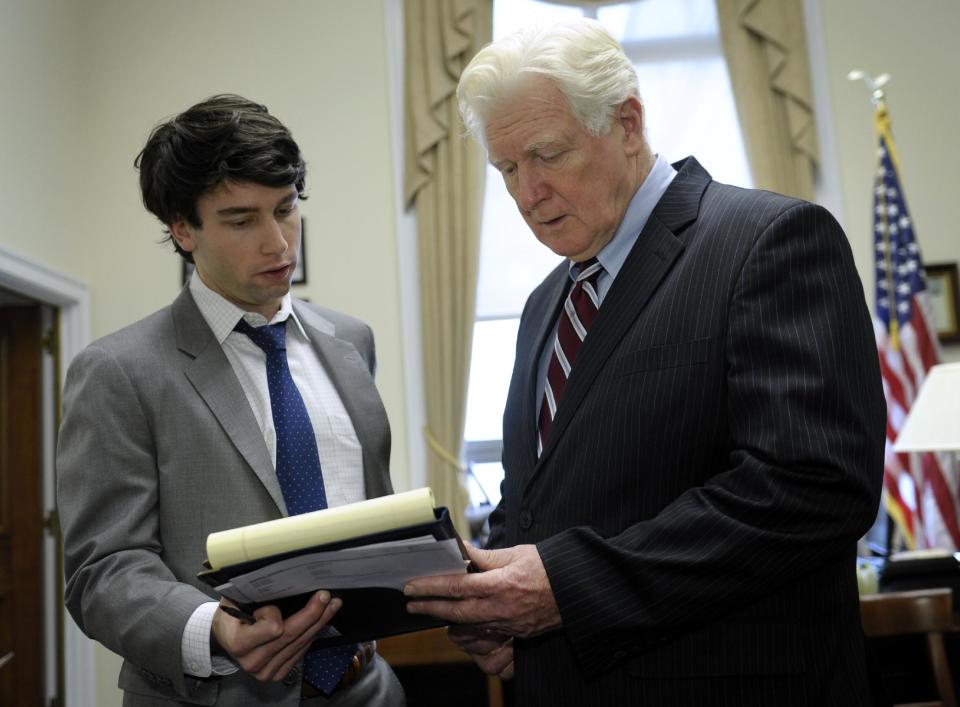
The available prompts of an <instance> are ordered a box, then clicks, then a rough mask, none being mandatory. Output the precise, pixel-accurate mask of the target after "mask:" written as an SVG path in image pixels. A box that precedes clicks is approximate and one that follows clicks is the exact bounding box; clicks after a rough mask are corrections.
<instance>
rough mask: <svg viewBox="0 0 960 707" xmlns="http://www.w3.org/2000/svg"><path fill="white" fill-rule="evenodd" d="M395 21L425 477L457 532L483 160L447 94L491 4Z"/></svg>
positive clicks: (484, 34) (469, 2)
mask: <svg viewBox="0 0 960 707" xmlns="http://www.w3.org/2000/svg"><path fill="white" fill-rule="evenodd" d="M404 24H405V26H404V36H405V52H406V66H405V74H406V76H405V94H406V95H405V104H406V105H405V113H406V115H405V123H406V136H405V143H406V144H405V154H404V169H405V175H404V196H405V199H406V205H407V207H410V206H413V207H414V208H415V209H416V215H417V230H418V243H419V267H420V309H421V321H422V334H421V335H422V338H423V375H424V395H425V400H426V427H425V429H424V435H425V437H426V441H427V470H426V476H427V482H428V483H429V485H430V486H431V487H432V489H433V492H434V495H435V497H436V500H437V503H438V504H440V505H444V506H446V507H447V508H449V509H450V513H451V515H452V516H453V519H454V523H455V524H456V525H457V527H458V528H459V530H460V532H461V533H465V532H466V525H465V523H464V513H463V511H464V509H465V508H466V506H467V493H466V487H465V484H464V479H463V478H462V474H461V473H460V470H461V464H460V458H461V447H462V444H463V427H464V418H465V410H466V398H467V379H468V375H469V370H470V347H471V340H472V336H473V321H474V315H475V304H476V289H477V270H478V261H479V251H480V216H481V211H482V205H483V178H484V169H485V161H486V160H485V155H484V153H483V151H482V150H481V149H480V148H479V147H478V146H477V145H476V144H475V143H474V142H473V141H472V140H470V139H468V138H467V137H466V134H465V131H464V129H463V127H462V124H461V122H460V116H459V112H458V109H457V100H456V88H457V81H458V79H459V77H460V72H461V71H462V70H463V69H464V67H466V65H467V63H469V61H470V59H471V58H473V55H474V54H475V53H476V52H477V51H478V50H479V49H480V48H481V47H482V46H483V45H484V44H486V43H487V42H489V41H490V38H491V35H492V32H493V28H492V25H493V0H405V3H404ZM465 537H466V536H465Z"/></svg>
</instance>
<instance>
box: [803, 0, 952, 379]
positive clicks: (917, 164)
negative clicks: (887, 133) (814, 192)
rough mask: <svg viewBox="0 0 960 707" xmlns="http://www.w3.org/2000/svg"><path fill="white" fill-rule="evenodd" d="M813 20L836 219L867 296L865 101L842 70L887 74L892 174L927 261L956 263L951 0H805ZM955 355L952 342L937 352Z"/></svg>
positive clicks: (869, 181)
mask: <svg viewBox="0 0 960 707" xmlns="http://www.w3.org/2000/svg"><path fill="white" fill-rule="evenodd" d="M814 2H817V3H818V5H819V8H818V9H819V14H820V16H821V19H822V31H823V37H824V48H825V59H826V67H827V89H828V91H829V98H830V103H831V105H832V111H831V113H832V114H831V116H830V119H831V120H832V123H833V127H834V134H835V138H836V154H835V157H836V161H837V164H838V165H839V172H840V186H841V191H842V202H841V203H842V204H843V222H844V223H843V225H844V228H845V229H846V232H847V235H848V237H849V238H850V241H851V244H852V246H853V250H854V255H855V257H856V258H857V265H858V268H859V270H860V274H861V277H862V279H863V283H864V287H865V288H866V290H867V296H868V298H869V299H871V300H872V299H873V295H872V292H873V287H874V275H873V251H872V245H873V232H872V199H873V194H872V185H873V169H874V166H875V161H876V139H875V137H874V132H873V106H872V104H871V103H870V101H869V93H868V91H867V89H866V87H865V85H864V84H863V83H862V82H857V83H853V82H850V81H848V80H847V78H846V75H847V72H848V71H850V70H851V69H862V70H864V71H867V72H868V73H871V74H873V75H875V76H876V75H879V74H881V73H884V72H889V73H890V74H891V75H892V80H891V82H890V84H889V85H888V86H887V108H888V111H889V113H890V117H891V119H892V121H893V137H894V141H895V144H896V148H897V152H898V154H899V157H900V163H901V164H900V167H901V175H900V176H901V178H902V180H903V188H904V193H905V194H906V197H907V205H908V207H909V208H910V211H911V215H912V217H913V222H914V229H915V233H916V236H917V239H918V240H919V242H920V247H921V250H922V252H923V257H924V260H925V261H926V262H943V261H952V262H957V261H960V229H958V227H957V216H956V202H957V193H956V191H957V183H958V179H957V170H958V165H960V130H958V126H957V116H958V115H960V83H958V78H957V74H956V70H957V68H958V67H960V49H958V45H957V30H958V28H960V2H957V0H912V1H910V2H906V1H905V0H839V1H838V0H814ZM944 354H945V356H944V357H945V358H946V359H949V360H960V347H958V346H951V347H948V348H946V349H945V350H944Z"/></svg>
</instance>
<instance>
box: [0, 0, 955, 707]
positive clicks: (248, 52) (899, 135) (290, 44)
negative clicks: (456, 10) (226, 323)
mask: <svg viewBox="0 0 960 707" xmlns="http://www.w3.org/2000/svg"><path fill="white" fill-rule="evenodd" d="M809 1H810V2H812V3H816V9H817V11H818V14H819V16H820V18H821V19H822V23H823V25H822V37H823V50H824V54H823V57H822V59H823V64H824V66H825V69H826V70H825V75H826V84H827V85H826V90H827V92H828V96H829V100H830V103H831V105H832V111H831V114H830V115H829V116H828V123H829V125H830V126H832V129H833V133H834V137H835V144H836V151H835V154H834V155H833V157H834V158H835V162H836V164H837V167H838V171H839V191H840V194H839V202H838V203H840V204H841V205H842V209H841V210H842V214H841V216H842V220H843V224H844V227H845V229H846V231H847V234H848V235H849V237H850V240H851V243H852V245H853V249H854V253H855V256H856V258H857V263H858V267H859V268H860V272H861V276H862V277H863V280H864V285H865V287H866V289H867V292H868V297H869V293H870V291H871V289H872V287H873V264H872V263H873V261H872V253H871V244H872V237H871V219H870V209H871V185H872V169H873V164H874V149H875V145H874V137H873V132H872V113H871V106H870V104H869V101H868V100H867V96H866V92H865V89H864V88H863V86H861V85H856V84H851V83H849V82H848V81H847V80H846V78H845V77H846V73H847V71H849V70H850V69H852V68H862V69H865V70H867V71H870V72H872V73H881V72H884V71H889V72H890V73H892V74H893V81H892V83H891V84H890V87H889V91H888V94H889V99H888V105H889V108H890V112H891V115H892V117H893V121H894V122H893V125H894V132H895V138H896V141H897V148H898V150H899V153H900V157H901V162H902V168H903V175H902V176H903V180H904V185H905V190H906V194H907V197H908V199H909V205H910V208H911V210H912V212H913V218H914V222H915V225H916V231H917V234H918V237H919V238H920V242H921V245H922V248H923V251H924V256H925V259H926V260H927V261H957V260H960V236H958V233H957V228H956V225H955V221H956V218H955V210H954V209H953V208H952V207H953V203H954V202H955V201H956V196H955V194H954V191H955V184H956V182H957V179H956V177H955V173H956V170H957V168H958V167H957V166H958V165H960V137H958V129H957V127H956V125H955V123H956V116H957V115H960V91H958V90H957V83H956V79H955V77H954V76H953V69H954V68H955V67H956V66H958V65H960V61H958V50H957V49H956V37H955V36H954V35H955V29H956V28H957V27H960V3H957V2H956V0H913V1H912V2H905V1H904V0H840V1H836V0H809ZM383 24H384V2H383V0H350V1H349V2H333V1H332V0H283V1H282V2H271V3H267V2H262V1H260V0H205V2H190V1H187V0H165V1H164V2H156V1H155V0H85V2H82V3H81V2H76V1H73V0H0V96H2V100H0V155H2V157H0V245H2V246H4V247H7V248H9V249H11V250H14V251H17V252H19V253H21V254H23V255H25V256H27V257H29V258H32V259H34V260H38V261H41V262H44V263H47V264H49V265H51V266H52V267H55V268H57V269H59V270H61V271H63V272H64V273H66V274H67V275H70V276H72V277H75V278H78V279H80V280H82V281H84V282H86V283H87V284H89V286H90V287H91V306H92V334H93V335H94V336H99V335H102V334H105V333H107V332H109V331H112V330H114V329H116V328H118V327H120V326H122V325H124V324H127V323H129V322H131V321H133V320H135V319H137V318H139V317H141V316H143V315H145V314H147V313H149V312H150V311H153V310H154V309H156V308H158V307H161V306H163V305H165V304H166V303H167V302H169V301H170V300H171V299H172V298H173V297H174V296H175V294H176V292H177V289H178V287H179V267H180V266H179V262H178V260H177V258H176V257H175V256H174V255H173V254H172V253H170V252H168V251H167V250H166V249H165V248H163V247H161V246H159V245H157V241H158V240H159V238H160V235H161V234H160V228H159V225H158V224H157V223H155V222H154V221H153V219H152V217H150V216H149V215H148V214H146V212H144V210H143V209H142V207H141V206H140V203H139V195H138V192H137V186H136V173H135V171H134V170H133V167H132V162H133V158H134V157H135V155H136V154H137V152H138V151H139V149H140V148H141V147H142V144H143V142H144V140H145V139H146V136H147V134H148V133H149V130H150V128H151V127H152V126H153V125H154V124H155V123H156V122H158V121H159V120H160V119H162V118H164V117H166V116H168V115H171V114H173V113H176V112H179V111H181V110H183V109H184V108H186V107H187V106H189V105H190V104H191V103H193V102H195V101H197V100H200V99H202V98H204V97H206V96H208V95H210V94H213V93H217V92H223V91H234V92H238V93H241V94H244V95H247V96H249V97H251V98H254V99H256V100H258V101H261V102H263V103H266V104H267V105H268V106H269V108H270V109H271V111H272V112H273V113H275V114H276V115H277V116H278V117H279V118H280V119H281V120H283V121H284V122H285V123H286V124H287V125H288V126H290V128H291V129H292V130H293V133H294V135H295V136H296V137H297V139H298V141H299V143H300V146H301V148H302V149H303V151H304V153H305V155H306V158H307V160H308V163H309V167H310V170H311V172H310V177H309V183H308V186H309V187H310V192H311V198H310V200H309V201H308V202H307V203H306V205H305V208H304V213H305V215H306V218H307V233H308V245H307V254H308V275H309V284H308V285H306V286H304V287H302V288H298V294H300V295H303V296H307V297H309V298H311V299H312V300H314V301H316V302H323V303H325V304H329V305H331V306H333V307H336V308H339V309H343V310H345V311H348V312H351V313H353V314H355V315H357V316H359V317H361V318H363V319H365V320H366V321H368V322H370V324H371V325H372V326H373V328H374V331H375V332H376V334H377V341H378V357H379V362H380V370H379V375H378V385H379V387H380V390H381V394H382V395H383V398H384V402H385V404H386V407H387V412H388V414H389V415H390V419H391V423H392V426H393V433H394V434H393V439H394V451H393V457H392V469H393V472H392V473H393V477H394V484H395V486H397V487H398V488H400V489H403V488H407V487H408V478H409V471H410V470H409V465H408V462H407V459H408V457H409V454H408V451H409V450H408V446H407V439H408V436H407V429H406V419H405V415H404V410H405V404H406V399H405V395H406V391H405V390H404V386H403V369H402V362H403V355H404V351H403V345H402V338H401V330H400V323H401V312H400V307H399V302H400V296H399V293H400V288H399V278H400V273H399V269H398V267H397V252H396V251H397V246H396V228H397V227H396V224H395V218H394V215H393V201H392V200H393V193H394V192H393V190H394V184H393V174H394V165H393V164H392V161H391V160H392V155H393V154H394V152H393V151H392V150H391V145H390V135H391V133H390V116H389V110H388V101H387V95H388V90H387V80H388V79H387V69H388V66H387V64H388V57H387V47H386V46H385V42H384V38H383V35H384V33H383ZM948 356H950V357H952V358H960V352H958V351H957V348H956V347H954V348H953V349H952V350H950V351H948ZM118 667H119V663H118V661H117V660H116V659H115V658H113V657H111V656H110V655H109V654H108V653H107V652H106V651H104V650H100V651H99V652H98V674H97V681H98V696H97V704H98V705H100V706H101V707H110V706H111V705H119V704H120V696H119V692H118V691H117V690H116V687H115V685H116V674H117V669H118Z"/></svg>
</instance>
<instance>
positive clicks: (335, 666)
mask: <svg viewBox="0 0 960 707" xmlns="http://www.w3.org/2000/svg"><path fill="white" fill-rule="evenodd" d="M234 329H235V330H236V331H239V332H240V333H242V334H246V335H247V336H249V337H250V339H251V340H252V341H253V343H255V344H256V345H257V346H259V347H260V348H261V349H263V352H264V353H265V354H266V355H267V387H268V388H269V390H270V409H271V411H272V413H273V427H274V429H275V430H276V435H277V480H278V481H279V482H280V490H281V492H282V493H283V500H284V502H286V504H287V512H288V513H289V514H290V515H298V514H300V513H308V512H309V511H316V510H320V509H321V508H326V507H327V494H326V491H325V489H324V487H323V474H322V473H321V469H320V455H319V454H318V453H317V440H316V437H315V436H314V431H313V425H312V424H311V423H310V416H309V414H307V406H306V405H304V404H303V398H302V397H301V396H300V391H299V390H297V386H296V384H295V383H294V382H293V376H291V375H290V367H289V366H288V365H287V344H286V333H287V326H286V322H279V323H277V324H270V325H269V326H263V327H256V328H254V327H252V326H250V325H249V324H247V322H245V321H244V320H243V319H241V320H240V321H239V322H237V325H236V326H235V327H234ZM356 652H357V646H356V645H350V646H337V647H335V648H326V649H324V650H316V651H311V652H310V653H308V654H307V656H306V658H305V659H304V663H303V677H304V679H305V680H307V681H308V682H310V684H312V685H314V686H315V687H317V688H319V689H320V690H322V691H323V692H324V693H326V694H328V695H329V694H330V693H331V692H333V690H334V688H335V687H336V686H337V683H339V682H340V678H341V677H342V676H343V673H344V671H345V670H346V669H347V665H349V664H350V662H351V661H352V660H353V656H354V654H355V653H356Z"/></svg>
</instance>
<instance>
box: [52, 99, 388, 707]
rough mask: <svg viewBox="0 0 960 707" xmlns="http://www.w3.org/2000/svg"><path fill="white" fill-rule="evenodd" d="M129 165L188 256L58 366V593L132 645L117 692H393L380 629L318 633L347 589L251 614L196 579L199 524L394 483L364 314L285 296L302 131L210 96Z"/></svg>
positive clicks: (182, 700)
mask: <svg viewBox="0 0 960 707" xmlns="http://www.w3.org/2000/svg"><path fill="white" fill-rule="evenodd" d="M136 166H137V167H138V168H139V169H140V186H141V191H142V194H143V201H144V205H145V206H146V207H147V209H148V210H150V211H151V212H152V213H153V214H155V215H156V216H157V217H158V218H159V219H160V221H161V222H162V223H163V224H164V225H165V227H166V229H167V233H168V236H169V238H170V240H171V241H172V243H173V245H174V247H175V249H176V250H177V252H178V253H179V254H180V255H181V256H182V257H184V258H185V259H187V260H189V261H191V262H193V263H194V264H195V266H196V272H195V273H194V275H193V276H192V278H191V280H190V283H189V285H188V286H187V287H185V288H184V290H183V291H182V292H181V293H180V295H179V296H178V297H177V298H176V300H175V301H174V302H173V304H171V305H170V306H169V307H166V308H164V309H162V310H160V311H159V312H156V313H154V314H152V315H150V316H149V317H147V318H146V319H143V320H141V321H139V322H137V323H135V324H133V325H131V326H129V327H126V328H124V329H121V330H120V331H118V332H116V333H114V334H111V335H109V336H106V337H104V338H102V339H100V340H98V341H96V342H94V343H93V344H91V345H90V346H89V347H88V348H87V349H86V350H85V351H84V352H82V353H81V354H80V355H79V356H78V357H77V358H76V360H75V361H74V362H73V363H72V365H71V366H70V370H69V372H68V374H67V383H66V387H65V391H64V418H63V424H62V427H61V431H60V440H59V445H58V452H57V471H58V480H59V488H58V494H59V505H60V514H61V521H62V524H63V529H64V558H65V573H66V578H67V586H66V603H67V606H68V608H69V610H70V612H71V614H72V615H73V617H74V618H75V619H76V621H77V623H78V625H79V626H80V627H81V629H82V630H83V631H84V632H85V633H86V634H87V635H89V636H90V637H91V638H95V639H96V640H98V641H100V642H101V643H103V644H104V645H105V646H106V647H108V648H109V649H111V650H113V651H115V652H116V653H119V654H120V655H121V656H123V658H124V659H125V660H124V665H123V668H122V670H121V673H120V687H121V688H122V689H123V690H124V704H125V705H160V704H206V705H211V704H216V705H236V706H237V707H239V706H241V705H260V704H270V705H295V704H306V705H314V704H315V705H336V706H337V707H353V706H359V705H370V704H375V705H402V704H404V698H403V692H402V689H401V688H400V685H399V683H398V682H397V680H396V677H395V676H394V675H393V673H392V672H391V671H390V668H389V667H388V666H387V665H386V663H385V662H384V661H383V660H382V659H381V658H379V657H378V656H377V655H376V649H375V646H374V645H373V644H363V645H359V646H358V645H353V646H345V647H342V648H341V649H330V650H325V651H311V650H310V645H311V642H312V641H313V639H314V637H315V636H316V635H317V634H318V633H319V632H320V631H321V630H323V628H324V627H325V626H326V625H327V624H328V622H330V620H331V619H332V617H333V616H334V615H335V614H336V612H337V610H338V609H339V608H340V600H339V599H336V598H332V597H331V596H330V593H329V592H326V591H320V592H317V593H316V594H315V595H314V596H313V597H312V598H311V599H310V601H309V602H308V603H307V605H306V606H305V607H304V608H303V609H302V610H300V611H299V612H297V613H295V614H293V615H291V616H287V617H286V618H284V617H283V616H282V615H281V614H280V611H279V610H278V609H277V607H274V606H267V607H264V608H261V609H259V610H257V611H256V612H255V613H254V616H255V617H256V621H255V622H254V623H252V624H246V623H243V622H241V621H239V620H237V619H235V618H233V617H232V616H230V615H228V614H227V613H226V612H224V611H219V610H218V606H219V605H218V603H217V602H216V601H214V600H213V599H211V597H210V595H209V592H210V590H209V588H207V587H205V586H204V585H202V584H201V583H200V582H199V581H198V580H197V579H196V573H197V571H198V570H199V569H200V567H201V563H202V561H203V559H204V546H205V540H206V537H207V535H208V534H209V533H210V532H214V531H217V530H223V529H226V528H230V527H235V526H239V525H246V524H250V523H256V522H260V521H264V520H270V519H273V518H277V517H280V516H283V515H293V514H297V513H303V512H308V511H312V510H316V509H319V508H323V507H326V506H336V505H342V504H346V503H352V502H355V501H360V500H363V499H364V498H369V497H374V496H382V495H385V494H389V493H392V488H391V484H390V477H389V466H388V464H389V455H390V430H389V424H388V422H387V418H386V414H385V411H384V409H383V405H382V403H381V401H380V397H379V395H378V394H377V391H376V388H375V386H374V383H373V373H374V370H375V356H374V344H373V335H372V333H371V331H370V329H369V327H367V326H366V325H365V324H363V323H362V322H359V321H357V320H356V319H353V318H351V317H348V316H346V315H344V314H340V313H338V312H334V311H331V310H329V309H326V308H322V307H317V306H312V305H308V304H306V303H304V302H302V301H299V300H294V299H293V298H292V297H291V295H290V280H291V277H292V274H293V271H294V268H295V267H296V263H297V253H298V250H299V243H300V236H301V225H300V206H299V204H300V201H301V199H303V198H305V197H304V182H305V175H306V167H305V164H304V161H303V158H302V157H301V155H300V150H299V148H298V147H297V143H296V142H295V141H294V140H293V137H292V136H291V135H290V132H289V131H288V130H287V129H286V128H285V127H284V126H283V125H282V124H281V123H280V122H279V121H278V120H277V119H276V118H274V117H273V116H271V115H270V114H269V113H268V112H267V110H266V108H265V107H263V106H261V105H258V104H256V103H253V102H251V101H248V100H246V99H244V98H241V97H239V96H229V95H224V96H215V97H213V98H210V99H208V100H206V101H204V102H202V103H199V104H197V105H195V106H193V107H192V108H190V109H188V110H187V111H186V112H184V113H182V114H181V115H178V116H176V117H175V118H173V119H171V120H169V121H168V122H166V123H163V124H162V125H160V126H159V127H157V128H156V129H155V130H154V131H153V133H152V134H151V136H150V138H149V140H148V141H147V145H146V146H145V147H144V149H143V151H142V152H141V153H140V155H139V156H138V157H137V160H136ZM221 603H226V600H221Z"/></svg>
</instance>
